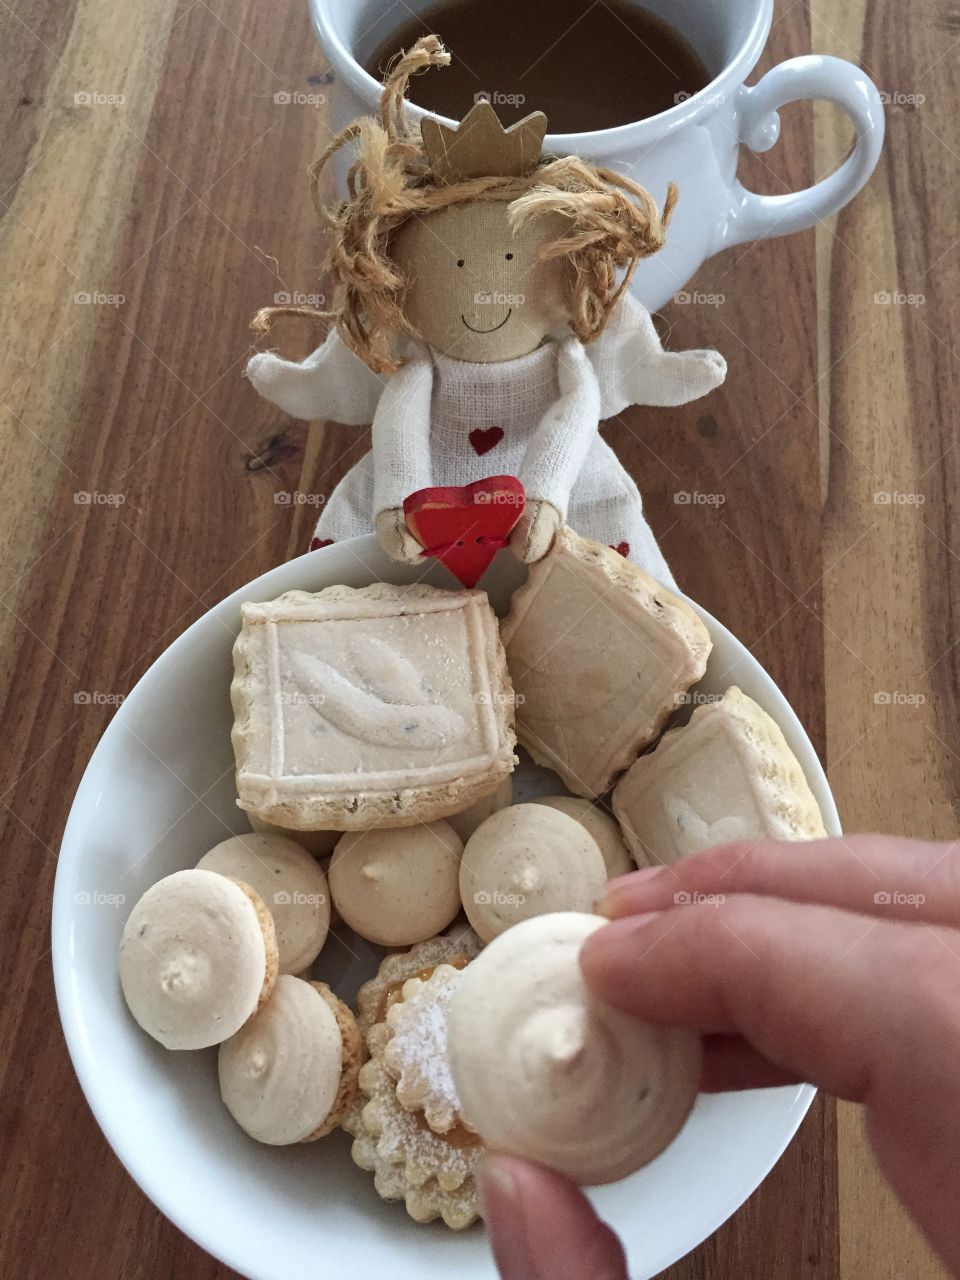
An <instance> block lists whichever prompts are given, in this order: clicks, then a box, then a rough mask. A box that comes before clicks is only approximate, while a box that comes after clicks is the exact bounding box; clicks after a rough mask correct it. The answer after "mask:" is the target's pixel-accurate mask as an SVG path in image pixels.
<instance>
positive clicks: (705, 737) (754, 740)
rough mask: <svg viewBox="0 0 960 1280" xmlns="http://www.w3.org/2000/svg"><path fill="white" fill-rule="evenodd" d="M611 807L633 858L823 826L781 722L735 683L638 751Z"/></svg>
mask: <svg viewBox="0 0 960 1280" xmlns="http://www.w3.org/2000/svg"><path fill="white" fill-rule="evenodd" d="M613 811H614V813H615V814H616V817H617V821H618V822H619V823H620V826H621V828H622V830H623V836H624V839H625V840H626V842H627V847H628V848H629V849H630V852H631V853H632V854H633V856H634V857H635V858H636V860H637V862H638V863H639V864H640V865H641V866H644V865H650V866H654V865H656V864H657V863H669V862H676V861H677V859H678V858H683V857H686V856H687V855H689V854H691V853H700V852H701V850H703V849H709V848H712V847H713V846H714V845H718V844H727V843H728V842H729V841H731V840H759V839H761V838H763V837H764V836H771V837H773V838H775V839H778V840H813V839H816V837H818V836H823V835H826V831H825V830H824V826H823V818H822V817H821V815H820V810H819V808H818V807H817V802H816V800H815V799H814V798H813V793H812V791H811V790H810V787H809V786H808V784H807V780H806V778H805V777H804V775H803V770H802V769H801V768H800V765H799V763H798V761H797V759H796V757H795V756H794V754H793V752H792V751H791V750H790V748H789V747H788V746H787V743H786V740H785V739H784V736H783V734H782V733H781V731H780V728H779V726H778V725H777V724H776V723H775V722H774V721H773V720H771V719H770V717H769V716H768V715H767V713H766V712H765V711H764V710H763V709H762V708H761V707H758V706H757V704H756V703H755V702H754V701H752V699H750V698H748V697H747V696H746V695H745V694H743V693H741V692H740V690H739V689H737V688H736V687H735V686H732V687H731V688H729V689H728V690H727V691H726V693H725V694H724V695H723V697H722V698H721V699H719V700H717V701H716V702H710V703H706V704H705V705H703V706H700V707H698V708H697V709H696V711H694V713H693V715H692V716H691V718H690V722H689V724H687V725H682V726H680V727H679V728H677V729H671V730H670V731H669V732H668V733H665V734H664V735H663V738H662V740H661V742H660V744H659V746H658V747H657V748H656V750H655V751H651V752H650V754H649V755H645V756H641V757H640V759H639V760H638V761H637V762H636V764H635V765H634V766H633V768H632V769H630V771H629V772H628V773H626V774H625V775H624V776H623V777H622V778H621V779H620V781H619V782H618V783H617V786H616V788H615V789H614V792H613Z"/></svg>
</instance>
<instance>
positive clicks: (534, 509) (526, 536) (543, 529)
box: [510, 498, 563, 564]
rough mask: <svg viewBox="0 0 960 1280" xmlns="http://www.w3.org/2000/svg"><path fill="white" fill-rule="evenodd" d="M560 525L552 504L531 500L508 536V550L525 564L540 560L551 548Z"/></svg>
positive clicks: (560, 522)
mask: <svg viewBox="0 0 960 1280" xmlns="http://www.w3.org/2000/svg"><path fill="white" fill-rule="evenodd" d="M562 523H563V522H562V520H561V518H560V512H559V511H558V510H557V508H556V507H555V506H554V505H553V503H552V502H546V501H545V500H544V499H542V498H531V499H530V500H529V501H528V502H527V504H526V506H525V507H524V509H523V515H522V516H521V517H520V519H519V520H518V521H517V523H516V525H515V526H514V529H513V532H512V533H511V534H510V550H511V551H512V552H513V554H514V555H515V556H516V557H517V559H518V560H522V561H523V562H524V563H525V564H533V563H534V562H535V561H536V560H542V559H543V557H544V556H545V555H546V554H547V552H548V551H549V550H550V548H551V547H552V546H553V540H554V538H555V537H556V536H557V530H558V529H559V528H560V525H561V524H562Z"/></svg>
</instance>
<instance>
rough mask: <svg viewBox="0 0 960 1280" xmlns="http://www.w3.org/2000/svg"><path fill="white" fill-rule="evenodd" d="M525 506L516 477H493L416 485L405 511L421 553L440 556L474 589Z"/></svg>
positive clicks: (408, 525) (460, 578)
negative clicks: (430, 486)
mask: <svg viewBox="0 0 960 1280" xmlns="http://www.w3.org/2000/svg"><path fill="white" fill-rule="evenodd" d="M494 430H498V431H499V430H500V429H499V427H497V428H494ZM500 434H501V435H502V434H503V432H501V433H500ZM523 506H524V494H523V485H522V484H521V483H520V481H519V480H518V479H517V478H516V476H491V477H490V478H489V479H487V480H475V481H474V483H473V484H467V485H464V486H463V487H462V488H458V487H457V486H455V485H450V486H446V487H442V488H436V489H418V490H417V492H416V493H411V494H410V496H409V497H407V498H404V500H403V514H404V516H405V517H406V521H407V528H408V529H409V530H410V532H411V533H412V534H413V536H414V537H415V538H416V540H417V541H418V542H419V543H420V545H421V546H422V547H423V548H424V551H423V554H424V555H425V556H435V557H436V559H438V560H441V561H442V562H443V563H444V564H445V565H446V566H447V568H448V569H449V570H450V572H451V573H452V574H453V576H454V577H455V578H457V579H459V581H460V582H462V583H463V585H464V586H465V587H475V586H476V585H477V583H478V582H479V581H480V579H481V578H482V577H483V575H484V573H485V572H486V569H487V566H488V565H489V564H490V561H491V560H492V559H493V557H494V556H495V555H496V554H497V552H498V551H499V550H500V548H501V547H505V546H506V545H507V543H508V541H509V538H508V537H507V535H508V534H509V532H510V530H511V529H512V528H513V526H514V525H515V524H516V523H517V521H518V520H519V519H520V516H521V515H522V513H523Z"/></svg>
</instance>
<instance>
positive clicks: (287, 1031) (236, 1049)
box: [217, 973, 359, 1146]
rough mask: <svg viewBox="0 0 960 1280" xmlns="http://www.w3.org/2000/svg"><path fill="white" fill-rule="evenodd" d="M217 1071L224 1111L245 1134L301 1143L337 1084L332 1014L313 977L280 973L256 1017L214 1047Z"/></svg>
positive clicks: (323, 1114)
mask: <svg viewBox="0 0 960 1280" xmlns="http://www.w3.org/2000/svg"><path fill="white" fill-rule="evenodd" d="M357 1067H358V1070H359V1062H358V1063H357ZM217 1070H218V1074H219V1077H220V1094H221V1097H222V1098H223V1101H224V1103H225V1104H226V1107H227V1110H228V1111H229V1112H230V1114H231V1115H232V1116H233V1118H234V1120H236V1122H237V1124H238V1125H239V1126H240V1128H241V1129H243V1130H244V1132H245V1133H248V1134H249V1135H250V1137H251V1138H256V1140H257V1141H258V1142H266V1143H269V1144H271V1145H273V1146H286V1145H288V1144H290V1143H293V1142H305V1141H307V1140H308V1139H309V1138H310V1137H311V1136H312V1135H313V1134H314V1133H315V1131H316V1130H317V1129H319V1128H320V1127H321V1126H323V1124H324V1121H325V1120H326V1118H327V1116H328V1115H329V1114H330V1111H331V1109H332V1108H333V1105H334V1103H335V1102H336V1100H337V1095H338V1093H339V1091H340V1082H341V1077H342V1074H343V1037H342V1035H341V1032H340V1026H339V1024H338V1022H337V1017H336V1014H335V1012H334V1010H333V1009H332V1008H331V1007H330V1005H329V1004H328V1002H327V1001H326V1000H325V999H324V997H323V995H322V994H321V992H320V991H318V990H317V989H316V988H315V987H314V985H313V984H312V983H310V982H302V981H301V980H300V979H299V978H294V977H293V976H292V975H291V974H287V973H284V974H281V975H280V977H279V978H278V979H277V985H276V987H275V988H274V992H273V995H272V996H271V997H270V999H269V1000H268V1001H267V1003H266V1005H265V1006H264V1007H263V1008H262V1009H261V1010H260V1012H259V1013H258V1014H257V1015H256V1017H255V1018H251V1019H250V1021H249V1022H248V1023H247V1024H246V1025H245V1026H244V1027H242V1028H241V1029H240V1031H238V1032H237V1034H236V1035H235V1036H233V1037H232V1038H231V1039H229V1040H227V1041H226V1042H225V1043H224V1044H222V1045H221V1046H220V1053H219V1056H218V1061H217Z"/></svg>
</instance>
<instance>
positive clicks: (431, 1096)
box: [383, 964, 469, 1133]
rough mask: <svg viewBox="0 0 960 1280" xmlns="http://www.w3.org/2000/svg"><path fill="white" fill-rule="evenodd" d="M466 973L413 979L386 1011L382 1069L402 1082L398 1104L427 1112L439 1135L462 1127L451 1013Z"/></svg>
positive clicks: (444, 971) (445, 969)
mask: <svg viewBox="0 0 960 1280" xmlns="http://www.w3.org/2000/svg"><path fill="white" fill-rule="evenodd" d="M462 974H463V970H462V969H457V968H454V966H453V965H449V964H441V965H438V966H437V967H436V969H434V971H433V973H431V974H430V976H429V977H425V978H408V979H407V981H406V982H405V983H404V984H403V987H402V989H401V992H400V995H401V999H400V1000H398V1001H397V1002H396V1004H393V1005H391V1006H390V1008H389V1009H388V1010H387V1017H386V1023H387V1029H388V1031H389V1038H388V1039H387V1041H386V1044H385V1046H384V1048H383V1064H384V1066H385V1067H386V1069H387V1071H388V1072H389V1074H390V1075H391V1076H392V1077H393V1078H394V1080H396V1082H397V1101H398V1102H399V1103H400V1105H401V1106H402V1107H404V1108H405V1109H406V1110H407V1111H422V1112H423V1116H424V1119H425V1120H426V1122H427V1124H428V1125H429V1126H430V1128H431V1129H432V1130H433V1131H434V1133H449V1132H450V1130H451V1129H453V1128H454V1126H456V1125H458V1124H461V1125H462V1124H463V1117H462V1116H461V1114H460V1104H459V1100H458V1098H457V1091H456V1088H455V1086H454V1083H453V1077H452V1076H451V1074H450V1066H449V1062H448V1059H447V1009H448V1008H449V1005H450V1000H451V997H452V996H453V994H454V992H455V991H456V989H457V986H458V985H459V982H460V978H461V976H462ZM465 1127H469V1126H465Z"/></svg>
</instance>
